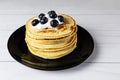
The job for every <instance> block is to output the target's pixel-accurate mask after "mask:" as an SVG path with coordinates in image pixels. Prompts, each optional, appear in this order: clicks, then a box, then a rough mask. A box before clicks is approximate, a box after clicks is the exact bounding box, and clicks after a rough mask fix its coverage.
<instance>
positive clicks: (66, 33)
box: [25, 14, 77, 59]
mask: <svg viewBox="0 0 120 80" xmlns="http://www.w3.org/2000/svg"><path fill="white" fill-rule="evenodd" d="M59 15H60V16H62V17H63V18H64V21H63V23H62V24H59V25H57V26H56V27H55V26H54V27H50V26H46V25H45V27H44V28H36V27H35V26H33V25H32V24H31V23H32V21H33V20H35V19H38V16H35V17H32V18H30V19H29V20H28V21H27V22H26V33H25V41H26V43H27V46H28V49H29V51H30V52H31V53H32V54H33V55H36V56H38V57H41V58H44V59H58V58H61V57H63V56H65V55H68V54H70V53H71V52H72V51H73V50H74V49H75V48H76V43H77V34H76V32H77V25H76V22H75V20H74V19H73V18H72V17H71V16H68V15H66V14H59ZM38 26H40V25H37V27H38ZM42 26H44V25H42Z"/></svg>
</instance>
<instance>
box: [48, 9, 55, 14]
mask: <svg viewBox="0 0 120 80" xmlns="http://www.w3.org/2000/svg"><path fill="white" fill-rule="evenodd" d="M52 13H55V11H53V10H51V11H49V12H48V14H52ZM55 14H56V13H55Z"/></svg>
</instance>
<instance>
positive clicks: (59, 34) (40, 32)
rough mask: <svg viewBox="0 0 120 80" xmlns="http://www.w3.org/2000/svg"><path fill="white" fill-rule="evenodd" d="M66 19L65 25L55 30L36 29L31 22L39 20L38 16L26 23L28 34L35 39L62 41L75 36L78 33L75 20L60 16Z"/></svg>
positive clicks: (64, 15)
mask: <svg viewBox="0 0 120 80" xmlns="http://www.w3.org/2000/svg"><path fill="white" fill-rule="evenodd" d="M60 15H62V16H63V17H64V22H63V24H60V25H58V26H57V27H55V28H42V29H38V28H34V26H32V24H31V22H32V21H33V20H34V19H36V18H37V16H35V17H32V18H30V19H29V20H28V21H27V22H26V34H27V35H28V36H30V37H31V38H34V39H48V40H49V39H61V38H65V37H67V36H70V35H73V34H74V33H76V32H77V27H76V22H75V20H74V19H73V18H72V17H70V16H68V15H66V14H60Z"/></svg>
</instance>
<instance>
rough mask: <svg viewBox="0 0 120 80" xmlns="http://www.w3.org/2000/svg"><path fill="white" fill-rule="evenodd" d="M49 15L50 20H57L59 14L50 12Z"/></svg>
mask: <svg viewBox="0 0 120 80" xmlns="http://www.w3.org/2000/svg"><path fill="white" fill-rule="evenodd" d="M48 14H49V17H50V18H56V17H57V14H56V13H55V11H49V12H48Z"/></svg>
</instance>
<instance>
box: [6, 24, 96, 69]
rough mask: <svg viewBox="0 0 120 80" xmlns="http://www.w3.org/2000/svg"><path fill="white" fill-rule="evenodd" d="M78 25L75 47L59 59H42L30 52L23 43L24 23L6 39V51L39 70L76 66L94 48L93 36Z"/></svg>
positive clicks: (19, 60) (17, 59)
mask: <svg viewBox="0 0 120 80" xmlns="http://www.w3.org/2000/svg"><path fill="white" fill-rule="evenodd" d="M77 26H78V32H77V34H78V36H77V37H78V41H77V47H76V49H75V50H74V51H73V52H71V53H70V54H69V55H66V56H64V57H62V58H59V59H53V60H51V59H43V58H40V57H37V56H34V55H32V54H31V53H30V51H29V50H28V48H27V45H26V43H25V40H24V38H25V25H24V26H22V27H20V28H19V29H17V30H16V31H15V32H14V33H13V34H12V35H11V36H10V38H9V40H8V44H7V47H8V51H9V52H10V54H11V56H12V57H13V58H14V59H15V60H16V61H18V62H20V63H22V64H24V65H26V66H29V67H31V68H35V69H40V70H62V69H67V68H70V67H73V66H76V65H78V64H80V63H82V62H83V61H85V60H86V59H87V58H88V57H89V56H90V55H91V54H92V51H93V48H94V42H93V38H92V37H91V35H90V34H89V32H88V31H86V30H85V29H84V28H82V27H80V26H79V25H77Z"/></svg>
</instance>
